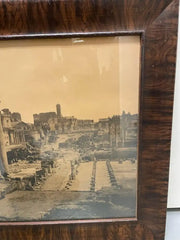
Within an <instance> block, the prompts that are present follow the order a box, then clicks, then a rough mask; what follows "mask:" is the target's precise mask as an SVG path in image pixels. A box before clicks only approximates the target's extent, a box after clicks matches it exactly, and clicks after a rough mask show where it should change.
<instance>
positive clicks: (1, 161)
mask: <svg viewBox="0 0 180 240" xmlns="http://www.w3.org/2000/svg"><path fill="white" fill-rule="evenodd" d="M0 166H1V171H2V174H3V175H4V174H5V175H7V174H8V170H9V167H8V159H7V153H6V148H5V144H4V133H3V128H2V122H1V114H0Z"/></svg>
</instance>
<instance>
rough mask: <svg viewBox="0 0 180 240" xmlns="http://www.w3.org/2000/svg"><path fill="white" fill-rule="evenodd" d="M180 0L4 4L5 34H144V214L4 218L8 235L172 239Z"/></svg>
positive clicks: (1, 229)
mask: <svg viewBox="0 0 180 240" xmlns="http://www.w3.org/2000/svg"><path fill="white" fill-rule="evenodd" d="M177 23H178V0H151V1H150V0H146V1H142V0H112V1H111V0H107V1H102V0H101V1H94V0H86V1H79V0H68V1H66V0H57V1H54V0H51V1H46V0H37V1H31V0H23V1H21V0H17V1H3V0H2V1H0V39H1V40H6V41H10V40H11V39H30V38H68V37H86V36H88V37H94V36H119V35H140V36H141V49H142V52H141V84H140V120H139V128H140V130H139V159H138V208H137V218H136V219H107V220H103V219H102V220H84V221H80V220H78V221H57V222H38V223H37V222H30V223H28V222H27V223H22V222H15V223H7V222H1V223H0V239H13V240H14V239H18V240H20V239H23V240H26V239H38V240H40V239H43V240H44V239H47V240H56V239H65V240H68V239H69V240H70V239H82V240H86V239H93V240H96V239H97V240H100V239H107V240H110V239H121V240H123V239H124V240H125V239H127V240H130V239H132V240H162V239H164V231H165V219H166V204H167V188H168V168H169V153H170V139H171V124H172V109H173V93H174V78H175V63H176V41H177Z"/></svg>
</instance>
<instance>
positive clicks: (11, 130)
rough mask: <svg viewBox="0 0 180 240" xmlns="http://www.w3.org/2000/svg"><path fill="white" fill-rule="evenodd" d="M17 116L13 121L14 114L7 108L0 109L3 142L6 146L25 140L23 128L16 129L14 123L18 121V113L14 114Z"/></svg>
mask: <svg viewBox="0 0 180 240" xmlns="http://www.w3.org/2000/svg"><path fill="white" fill-rule="evenodd" d="M15 115H17V116H18V119H17V121H15V118H14V114H11V112H10V111H9V109H3V110H2V111H1V122H2V128H3V133H4V143H5V145H6V146H8V145H13V144H21V143H24V142H25V136H24V129H17V128H16V125H18V124H19V123H20V122H19V121H18V120H19V119H20V118H21V117H20V118H19V116H20V114H17V113H16V114H15Z"/></svg>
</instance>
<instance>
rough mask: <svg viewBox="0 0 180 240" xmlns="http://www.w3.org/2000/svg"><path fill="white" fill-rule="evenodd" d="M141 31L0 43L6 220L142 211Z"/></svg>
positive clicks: (0, 190)
mask: <svg viewBox="0 0 180 240" xmlns="http://www.w3.org/2000/svg"><path fill="white" fill-rule="evenodd" d="M139 70H140V37H139V36H121V37H97V38H74V39H53V40H52V39H51V40H48V39H46V40H16V41H1V42H0V86H1V87H0V101H1V102H0V109H1V115H0V118H1V121H0V167H1V168H0V169H1V175H0V221H36V220H37V221H39V220H41V221H46V220H68V219H71V220H76V219H100V218H101V219H106V218H127V217H128V218H134V217H136V205H137V144H138V143H137V139H138V111H139V110H138V107H139V106H138V105H139V104H138V102H139V78H140V77H139V75H140V74H139V72H140V71H139Z"/></svg>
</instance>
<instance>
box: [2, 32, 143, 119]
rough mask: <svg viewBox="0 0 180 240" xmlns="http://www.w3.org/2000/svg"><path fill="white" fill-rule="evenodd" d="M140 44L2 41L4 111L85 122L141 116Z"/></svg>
mask: <svg viewBox="0 0 180 240" xmlns="http://www.w3.org/2000/svg"><path fill="white" fill-rule="evenodd" d="M139 65H140V39H139V37H136V36H122V37H101V38H100V37H98V38H83V39H66V40H65V39H64V40H62V39H54V40H50V39H49V40H44V39H43V40H13V41H1V42H0V101H1V103H0V109H3V108H9V110H10V111H11V112H20V113H21V115H22V120H23V121H25V122H33V114H34V113H40V112H49V111H56V104H57V103H59V104H61V109H62V115H63V116H74V117H76V118H79V119H94V120H95V121H97V120H98V119H99V118H105V117H109V116H112V115H117V114H120V113H121V112H122V110H125V111H127V112H131V113H137V112H138V91H139V78H140V77H139V69H140V66H139Z"/></svg>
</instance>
